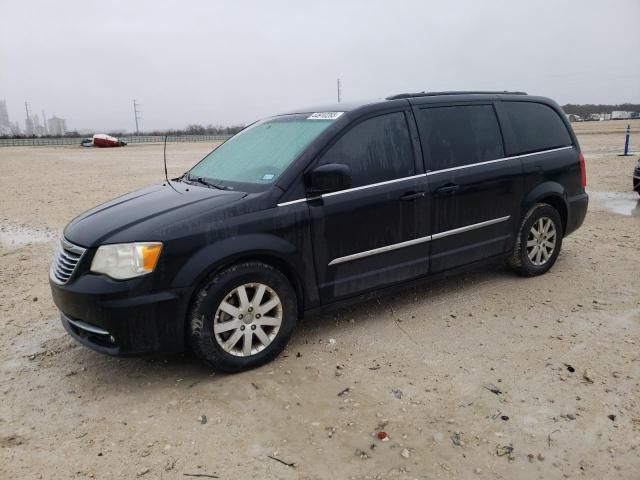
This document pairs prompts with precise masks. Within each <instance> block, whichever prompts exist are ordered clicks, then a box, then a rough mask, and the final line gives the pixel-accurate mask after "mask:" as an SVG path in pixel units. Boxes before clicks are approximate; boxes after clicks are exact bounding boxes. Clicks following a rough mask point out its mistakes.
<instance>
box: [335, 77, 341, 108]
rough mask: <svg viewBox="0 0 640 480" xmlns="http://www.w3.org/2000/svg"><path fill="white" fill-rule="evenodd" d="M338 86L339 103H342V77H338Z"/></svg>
mask: <svg viewBox="0 0 640 480" xmlns="http://www.w3.org/2000/svg"><path fill="white" fill-rule="evenodd" d="M336 86H337V87H338V103H340V102H341V101H342V82H341V81H340V77H338V81H337V82H336Z"/></svg>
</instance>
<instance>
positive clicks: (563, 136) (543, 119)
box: [503, 102, 572, 155]
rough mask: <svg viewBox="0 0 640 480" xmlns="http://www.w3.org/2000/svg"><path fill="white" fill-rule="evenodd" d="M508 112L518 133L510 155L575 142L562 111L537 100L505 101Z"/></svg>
mask: <svg viewBox="0 0 640 480" xmlns="http://www.w3.org/2000/svg"><path fill="white" fill-rule="evenodd" d="M503 109H504V112H505V114H506V116H507V118H508V120H509V123H510V124H511V129H512V131H513V135H514V144H513V145H512V146H511V149H513V151H512V152H509V153H510V154H515V155H520V154H524V153H531V152H539V151H541V150H549V149H552V148H559V147H566V146H569V145H571V144H572V140H571V136H570V135H569V132H568V131H567V127H566V125H565V124H564V122H563V121H562V119H561V118H560V115H559V114H558V112H556V111H555V110H554V109H553V108H551V107H549V106H548V105H544V104H542V103H534V102H504V103H503Z"/></svg>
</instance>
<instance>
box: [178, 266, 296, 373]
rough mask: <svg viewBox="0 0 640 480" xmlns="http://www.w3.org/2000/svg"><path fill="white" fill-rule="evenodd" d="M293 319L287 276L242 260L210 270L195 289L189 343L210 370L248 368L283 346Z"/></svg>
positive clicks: (293, 297) (292, 293)
mask: <svg viewBox="0 0 640 480" xmlns="http://www.w3.org/2000/svg"><path fill="white" fill-rule="evenodd" d="M296 319H297V307H296V294H295V291H294V289H293V288H292V286H291V284H290V283H289V281H288V280H287V278H286V277H285V276H284V275H283V274H282V273H280V272H279V271H278V270H276V269H274V268H273V267H271V266H269V265H266V264H264V263H258V262H247V263H242V264H238V265H234V266H232V267H229V268H227V269H226V270H223V271H222V272H220V273H218V274H216V275H215V276H214V277H213V278H211V279H210V280H209V281H208V282H207V283H206V284H205V285H204V286H203V287H202V289H201V290H200V292H199V293H198V294H197V297H196V300H195V302H194V304H193V307H192V308H191V314H190V319H189V322H190V323H189V328H190V332H189V333H190V334H189V344H190V346H191V349H192V350H193V352H194V353H195V354H196V356H197V357H198V358H200V359H201V360H202V361H204V362H205V363H206V364H208V365H210V366H211V367H213V368H214V369H215V370H219V371H225V372H238V371H241V370H248V369H250V368H253V367H257V366H258V365H262V364H264V363H266V362H269V361H271V360H273V359H274V358H275V357H276V356H277V355H278V354H279V353H280V352H281V351H282V350H283V349H284V348H285V346H286V345H287V342H288V341H289V338H290V336H291V333H292V331H293V328H294V327H295V324H296Z"/></svg>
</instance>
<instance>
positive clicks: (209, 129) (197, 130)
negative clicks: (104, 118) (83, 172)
mask: <svg viewBox="0 0 640 480" xmlns="http://www.w3.org/2000/svg"><path fill="white" fill-rule="evenodd" d="M243 128H244V126H242V125H233V126H229V127H224V126H220V125H207V126H206V127H204V126H202V125H196V124H194V125H189V126H187V128H184V129H182V130H153V131H149V132H144V133H143V132H140V135H175V136H181V135H234V134H236V133H238V132H239V131H240V130H242V129H243ZM93 133H106V134H107V135H111V136H113V137H124V136H131V137H133V136H135V133H128V132H122V131H112V132H105V131H96V132H93ZM92 135H93V134H88V133H78V132H77V131H75V130H73V131H69V132H67V133H65V134H64V135H62V136H63V137H68V138H84V137H91V136H92ZM59 137H60V135H40V136H37V135H24V134H20V135H0V138H59Z"/></svg>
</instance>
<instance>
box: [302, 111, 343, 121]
mask: <svg viewBox="0 0 640 480" xmlns="http://www.w3.org/2000/svg"><path fill="white" fill-rule="evenodd" d="M343 113H344V112H316V113H313V114H311V115H309V116H308V117H307V120H335V119H336V118H338V117H340V115H342V114H343Z"/></svg>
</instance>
